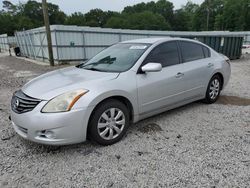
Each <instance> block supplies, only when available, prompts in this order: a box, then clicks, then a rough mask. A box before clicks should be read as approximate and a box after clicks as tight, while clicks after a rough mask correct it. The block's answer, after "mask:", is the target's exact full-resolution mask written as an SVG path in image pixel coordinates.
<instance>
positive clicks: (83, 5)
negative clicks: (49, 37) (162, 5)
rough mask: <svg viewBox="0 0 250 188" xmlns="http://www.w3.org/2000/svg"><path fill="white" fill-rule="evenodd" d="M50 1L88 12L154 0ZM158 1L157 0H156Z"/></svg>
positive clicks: (66, 9)
mask: <svg viewBox="0 0 250 188" xmlns="http://www.w3.org/2000/svg"><path fill="white" fill-rule="evenodd" d="M9 1H10V2H12V3H14V4H15V3H18V2H19V1H20V2H26V1H27V0H9ZM37 1H40V2H41V0H37ZM47 1H48V2H51V3H54V4H57V5H59V7H60V9H61V10H63V11H64V12H65V13H66V14H71V13H73V12H82V13H86V12H88V11H89V10H91V9H94V8H100V9H102V10H105V11H107V10H112V11H119V12H120V11H122V10H123V8H124V7H126V6H129V5H134V4H137V3H141V2H145V3H146V2H150V1H152V0H144V1H143V0H47ZM154 1H157V0H154ZM169 1H170V2H172V3H173V4H174V6H175V9H178V8H180V7H181V5H185V4H186V3H187V2H188V0H169ZM191 1H192V2H194V3H198V4H200V3H202V2H203V1H204V0H191ZM2 2H3V0H0V8H2Z"/></svg>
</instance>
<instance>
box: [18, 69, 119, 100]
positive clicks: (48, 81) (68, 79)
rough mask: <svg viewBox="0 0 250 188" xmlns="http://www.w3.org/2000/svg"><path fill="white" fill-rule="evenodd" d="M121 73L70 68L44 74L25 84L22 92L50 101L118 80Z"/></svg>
mask: <svg viewBox="0 0 250 188" xmlns="http://www.w3.org/2000/svg"><path fill="white" fill-rule="evenodd" d="M118 75H119V73H107V72H98V71H91V70H86V69H81V68H76V67H68V68H64V69H59V70H56V71H52V72H49V73H46V74H43V75H41V76H39V77H37V78H35V79H33V80H31V81H29V82H28V83H27V84H25V85H24V86H23V88H22V91H23V92H24V93H25V94H26V95H28V96H31V97H34V98H38V99H43V100H50V99H51V98H53V97H55V96H57V95H60V94H62V93H65V92H67V91H72V90H75V89H88V88H89V87H91V86H93V85H96V84H100V83H102V82H103V81H107V80H111V79H115V78H117V77H118Z"/></svg>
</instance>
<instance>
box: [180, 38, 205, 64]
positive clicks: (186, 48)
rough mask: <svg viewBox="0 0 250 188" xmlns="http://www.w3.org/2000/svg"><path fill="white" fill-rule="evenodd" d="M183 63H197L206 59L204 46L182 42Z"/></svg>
mask: <svg viewBox="0 0 250 188" xmlns="http://www.w3.org/2000/svg"><path fill="white" fill-rule="evenodd" d="M180 49H181V54H182V59H183V62H189V61H195V60H198V59H203V58H204V53H203V49H202V46H201V45H200V44H196V43H194V42H188V41H180Z"/></svg>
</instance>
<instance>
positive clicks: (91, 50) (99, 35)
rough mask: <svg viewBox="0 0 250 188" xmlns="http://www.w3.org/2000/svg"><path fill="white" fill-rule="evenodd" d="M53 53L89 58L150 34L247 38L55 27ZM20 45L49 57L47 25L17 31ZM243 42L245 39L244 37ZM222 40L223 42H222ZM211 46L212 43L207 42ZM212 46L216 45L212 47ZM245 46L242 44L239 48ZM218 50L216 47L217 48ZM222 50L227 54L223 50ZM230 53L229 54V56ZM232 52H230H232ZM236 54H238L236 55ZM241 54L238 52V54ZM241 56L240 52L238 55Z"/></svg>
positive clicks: (59, 56) (62, 57) (31, 53)
mask: <svg viewBox="0 0 250 188" xmlns="http://www.w3.org/2000/svg"><path fill="white" fill-rule="evenodd" d="M51 35H52V45H53V53H54V58H55V60H56V61H58V62H61V61H74V60H84V59H89V58H91V57H92V56H94V55H95V54H97V53H98V52H100V51H101V50H103V49H104V48H106V47H108V46H110V45H112V44H114V43H117V42H120V41H125V40H131V39H138V38H147V37H167V36H172V37H188V38H196V39H198V40H202V42H205V43H206V40H204V37H210V38H215V37H219V38H218V40H224V37H234V38H236V39H239V38H240V39H243V36H242V34H235V33H231V32H224V31H222V32H220V31H219V32H175V31H147V30H121V29H107V28H95V27H78V26H63V25H52V26H51ZM15 37H16V41H17V44H18V46H19V47H20V49H21V53H22V54H23V55H24V56H27V57H30V58H34V59H42V60H46V59H48V49H47V39H46V35H45V29H44V27H41V28H36V29H32V30H28V31H21V32H16V34H15ZM241 41H242V40H241ZM218 43H220V41H219V42H218ZM207 44H208V45H211V44H210V43H207ZM211 47H212V46H211ZM239 48H241V47H239ZM215 49H216V48H215ZM218 51H219V52H222V53H223V50H222V51H220V49H219V50H218ZM228 54H229V53H226V55H228ZM229 55H230V54H229ZM234 56H235V55H234ZM236 56H237V55H236ZM238 56H239V55H238ZM234 58H235V57H234Z"/></svg>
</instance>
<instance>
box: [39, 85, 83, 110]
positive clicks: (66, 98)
mask: <svg viewBox="0 0 250 188" xmlns="http://www.w3.org/2000/svg"><path fill="white" fill-rule="evenodd" d="M87 92H88V90H84V89H79V90H75V91H70V92H67V93H64V94H62V95H59V96H57V97H55V98H53V99H51V100H50V101H49V102H48V103H47V104H46V105H45V106H44V107H43V109H42V112H45V113H53V112H67V111H70V110H71V108H72V107H73V106H74V104H75V103H76V101H78V99H79V98H80V97H81V96H83V95H84V94H86V93H87Z"/></svg>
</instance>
